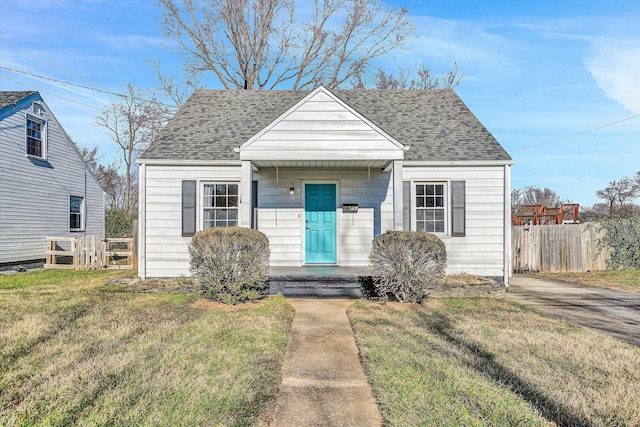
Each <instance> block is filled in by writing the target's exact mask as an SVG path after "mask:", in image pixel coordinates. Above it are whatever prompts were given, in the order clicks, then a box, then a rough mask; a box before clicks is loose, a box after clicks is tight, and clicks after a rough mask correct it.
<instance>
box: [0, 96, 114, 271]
mask: <svg viewBox="0 0 640 427" xmlns="http://www.w3.org/2000/svg"><path fill="white" fill-rule="evenodd" d="M83 234H88V235H104V191H103V189H102V187H101V186H100V184H99V183H98V181H97V180H96V178H95V176H94V175H93V174H92V173H91V171H90V170H89V168H88V167H87V165H86V163H85V162H84V160H83V159H82V156H81V155H80V153H79V152H78V150H77V148H76V146H75V145H74V143H73V142H72V141H71V139H70V138H69V136H68V135H67V134H66V132H65V131H64V129H63V128H62V126H61V125H60V123H59V122H58V120H57V119H56V118H55V116H54V115H53V113H52V112H51V110H50V109H49V107H48V106H47V104H46V103H45V102H44V100H43V99H42V97H41V96H40V94H39V93H38V92H35V91H0V268H7V267H8V266H10V265H13V264H25V265H27V264H36V263H41V262H44V259H45V251H46V247H47V244H46V237H47V236H51V237H73V236H78V235H83Z"/></svg>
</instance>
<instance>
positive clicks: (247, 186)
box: [238, 160, 252, 228]
mask: <svg viewBox="0 0 640 427" xmlns="http://www.w3.org/2000/svg"><path fill="white" fill-rule="evenodd" d="M251 178H252V171H251V161H249V160H243V161H242V181H241V182H240V223H239V224H238V225H239V226H240V227H245V228H251Z"/></svg>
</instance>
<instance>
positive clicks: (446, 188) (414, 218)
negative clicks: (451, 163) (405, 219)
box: [411, 180, 451, 236]
mask: <svg viewBox="0 0 640 427" xmlns="http://www.w3.org/2000/svg"><path fill="white" fill-rule="evenodd" d="M418 185H442V187H443V188H442V196H443V197H444V203H443V204H444V206H442V207H435V209H442V211H443V231H435V232H434V231H428V233H432V234H436V235H438V236H449V235H450V233H449V222H450V220H449V216H450V214H451V206H450V203H451V194H450V188H451V185H450V183H449V181H448V180H429V181H423V180H416V181H411V211H412V212H411V223H412V224H411V229H412V230H414V231H417V230H418V223H419V222H422V221H418V210H419V209H434V207H427V206H421V207H418V203H417V197H418V194H417V186H418Z"/></svg>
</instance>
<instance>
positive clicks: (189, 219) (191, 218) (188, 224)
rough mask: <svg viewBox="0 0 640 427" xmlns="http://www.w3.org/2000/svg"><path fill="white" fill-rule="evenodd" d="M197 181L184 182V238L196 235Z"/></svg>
mask: <svg viewBox="0 0 640 427" xmlns="http://www.w3.org/2000/svg"><path fill="white" fill-rule="evenodd" d="M196 188H197V186H196V181H182V237H189V236H193V235H194V234H196Z"/></svg>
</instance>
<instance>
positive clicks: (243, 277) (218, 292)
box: [189, 227, 269, 304]
mask: <svg viewBox="0 0 640 427" xmlns="http://www.w3.org/2000/svg"><path fill="white" fill-rule="evenodd" d="M189 255H190V256H191V262H190V270H191V273H192V274H193V277H195V278H196V279H198V281H199V282H200V284H201V286H202V293H203V295H204V296H205V297H206V298H210V299H213V300H216V301H221V302H224V303H226V304H237V303H240V302H247V301H255V300H257V299H260V298H262V296H263V295H264V294H265V293H266V290H267V288H268V285H267V282H266V280H267V278H268V275H269V240H268V239H267V236H265V235H264V234H263V233H261V232H259V231H258V230H251V229H249V228H240V227H218V228H209V229H207V230H204V231H200V232H198V233H196V234H195V235H194V236H193V238H192V239H191V242H190V243H189Z"/></svg>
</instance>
